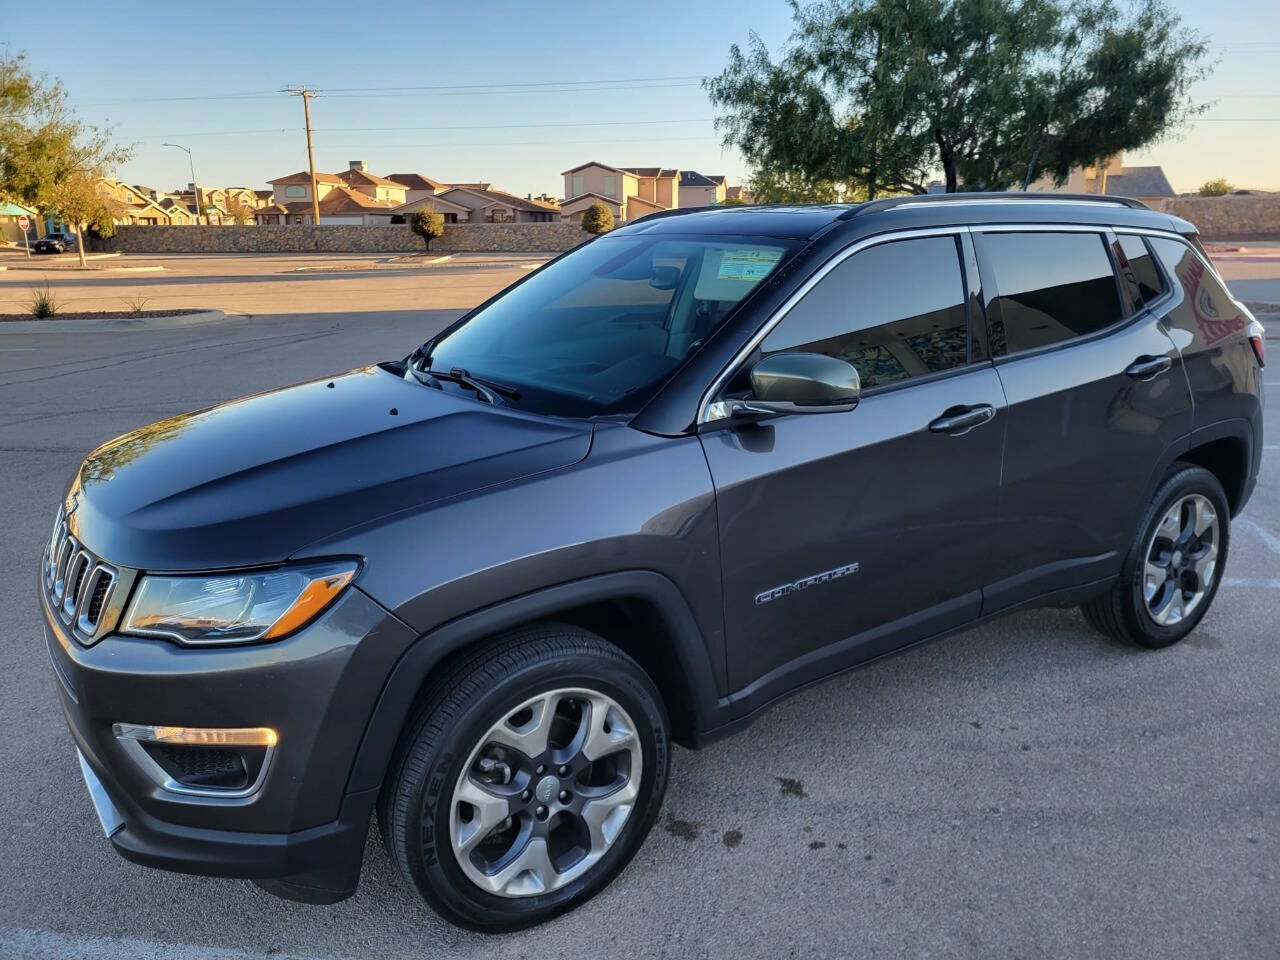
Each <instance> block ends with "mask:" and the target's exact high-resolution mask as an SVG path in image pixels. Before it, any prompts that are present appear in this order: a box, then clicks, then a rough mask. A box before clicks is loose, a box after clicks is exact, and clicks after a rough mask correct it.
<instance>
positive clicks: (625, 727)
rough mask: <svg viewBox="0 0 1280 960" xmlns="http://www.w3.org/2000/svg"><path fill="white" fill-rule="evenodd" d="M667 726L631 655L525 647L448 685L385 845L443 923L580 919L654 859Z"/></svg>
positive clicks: (553, 639) (411, 753) (424, 715)
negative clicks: (635, 861) (648, 846)
mask: <svg viewBox="0 0 1280 960" xmlns="http://www.w3.org/2000/svg"><path fill="white" fill-rule="evenodd" d="M668 767H669V748H668V740H667V720H666V715H665V713H664V711H663V709H662V704H661V701H660V699H659V696H658V693H657V691H656V690H655V689H654V687H653V684H652V683H651V682H650V681H649V678H648V677H647V676H646V675H645V673H644V671H643V670H641V669H640V667H639V666H638V665H637V664H636V663H635V662H634V661H632V660H631V659H630V658H629V657H627V656H626V655H625V654H623V653H622V652H621V651H620V650H618V649H617V648H616V647H613V646H612V645H610V644H608V643H606V642H605V641H604V640H602V639H600V638H599V637H597V636H595V635H593V634H590V633H587V632H586V631H581V630H577V629H575V628H571V627H563V626H556V625H548V626H544V627H537V628H532V629H528V630H523V631H520V632H518V633H515V634H512V635H510V636H509V637H507V638H504V639H502V640H499V641H497V642H495V644H494V645H493V646H491V647H489V648H488V649H487V651H486V652H484V653H482V654H481V655H479V656H478V657H476V658H473V659H472V660H470V661H469V662H465V663H461V664H459V665H458V666H457V668H456V669H455V670H453V671H451V672H449V673H448V674H447V675H445V676H443V677H442V678H441V679H440V680H439V681H438V683H437V684H436V685H435V687H434V688H433V689H432V690H431V691H429V692H428V693H427V694H426V696H425V697H424V698H423V700H422V708H421V710H420V711H419V713H418V714H417V717H416V719H415V721H414V722H413V723H412V724H411V725H410V727H409V730H408V732H407V734H406V737H405V739H404V740H403V741H402V743H401V747H400V750H399V755H398V761H397V762H396V763H395V764H393V772H392V775H391V776H390V777H389V778H388V782H387V784H386V785H385V787H384V789H383V796H382V799H381V806H380V811H379V813H380V816H379V820H380V822H381V826H382V831H383V838H384V840H385V841H386V843H387V847H388V850H389V851H390V853H391V855H392V857H393V859H394V860H395V862H396V864H397V866H398V867H399V868H400V871H401V873H402V874H403V875H404V876H405V877H406V879H408V880H409V881H410V882H412V883H413V884H414V886H415V887H416V888H417V889H418V891H419V893H420V894H421V895H422V896H423V898H424V899H425V900H426V901H427V902H428V903H429V904H430V905H431V906H432V907H434V908H435V909H436V910H437V911H438V912H439V913H441V914H442V915H444V916H445V917H447V918H448V919H450V920H452V921H453V922H455V923H458V924H461V925H463V926H466V927H470V928H472V929H481V930H495V931H497V930H515V929H519V928H521V927H525V926H529V925H530V924H533V923H538V922H541V921H543V920H546V919H549V918H550V917H552V916H554V915H556V914H558V913H561V912H563V911H565V910H568V909H571V908H572V907H574V906H576V905H577V904H579V903H582V902H583V901H585V900H586V899H588V898H589V897H591V896H593V895H594V894H595V893H597V892H598V891H599V890H600V889H601V888H603V887H604V886H605V885H606V884H607V883H608V882H609V881H610V880H611V879H612V877H613V876H614V875H615V874H617V872H618V871H619V870H621V869H622V867H623V866H625V865H626V863H627V861H629V860H630V859H631V857H632V856H633V855H634V854H635V852H636V850H638V849H639V847H640V844H641V843H642V842H643V840H644V838H645V835H646V834H647V833H648V831H649V828H650V827H651V826H652V824H653V821H654V819H655V818H656V816H657V813H658V808H659V807H660V806H661V803H662V797H663V794H664V793H665V790H666V782H667V773H668Z"/></svg>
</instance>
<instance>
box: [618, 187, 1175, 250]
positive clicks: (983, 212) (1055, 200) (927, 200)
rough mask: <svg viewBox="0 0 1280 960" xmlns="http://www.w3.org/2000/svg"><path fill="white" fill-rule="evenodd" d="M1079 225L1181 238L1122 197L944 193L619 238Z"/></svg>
mask: <svg viewBox="0 0 1280 960" xmlns="http://www.w3.org/2000/svg"><path fill="white" fill-rule="evenodd" d="M1022 222H1034V223H1083V224H1096V225H1097V226H1100V227H1101V226H1108V225H1115V226H1134V227H1149V228H1154V229H1160V230H1174V231H1177V232H1179V233H1187V232H1192V231H1194V229H1195V228H1194V227H1192V226H1191V225H1190V224H1189V223H1187V222H1186V221H1185V220H1181V219H1179V218H1177V217H1172V216H1170V215H1169V214H1166V213H1160V212H1159V211H1156V210H1151V209H1149V208H1148V207H1147V206H1146V205H1145V204H1143V203H1141V202H1140V201H1138V200H1132V199H1129V198H1127V197H1098V196H1087V195H1086V196H1082V195H1076V194H1061V193H1054V194H1045V193H948V194H926V195H923V196H907V197H890V198H886V199H884V200H872V201H869V202H867V203H854V204H841V203H833V204H778V205H763V206H712V207H691V208H682V209H677V210H667V211H663V212H660V213H654V214H650V215H649V216H646V217H640V218H639V219H636V220H633V221H631V222H630V223H628V224H626V225H625V226H623V227H620V228H619V229H618V230H616V231H614V232H615V233H619V234H632V233H637V234H638V233H663V234H708V235H717V234H724V235H736V236H759V237H779V238H788V239H797V240H808V239H813V238H815V237H817V236H819V235H820V234H823V233H826V232H827V231H829V230H831V229H832V228H834V227H838V226H841V225H842V224H848V225H849V227H850V228H851V230H852V231H853V232H856V233H858V234H871V233H880V232H883V231H885V230H896V229H910V228H919V227H929V226H941V225H954V224H975V225H977V224H987V223H1022Z"/></svg>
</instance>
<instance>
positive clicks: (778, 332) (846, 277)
mask: <svg viewBox="0 0 1280 960" xmlns="http://www.w3.org/2000/svg"><path fill="white" fill-rule="evenodd" d="M967 333H968V327H967V322H966V315H965V288H964V280H963V278H962V275H961V273H960V259H959V253H958V251H957V249H956V238H955V237H953V236H946V237H922V238H920V239H917V240H897V241H893V242H890V243H883V244H880V245H878V246H875V247H870V248H869V249H866V250H863V251H861V252H859V253H855V254H854V255H853V256H851V257H850V258H849V259H848V260H845V261H844V262H843V263H841V264H840V265H839V266H837V267H836V268H835V269H834V270H832V271H831V272H830V273H829V274H827V275H826V276H825V277H823V278H822V280H820V281H818V283H817V284H816V285H815V286H814V288H813V289H812V290H810V291H809V292H808V293H807V294H805V296H804V297H803V299H801V300H800V302H799V303H797V304H796V305H795V306H794V307H792V308H791V310H790V311H789V312H788V313H787V315H786V316H785V317H783V319H782V322H781V323H779V324H778V326H777V327H775V328H774V329H773V330H772V331H771V332H770V333H769V335H768V336H767V337H765V339H764V343H763V344H761V350H762V352H763V353H764V355H765V356H768V355H769V354H772V353H783V352H797V351H800V352H806V353H824V354H826V355H827V356H831V357H839V358H840V359H841V360H847V361H848V362H849V363H851V364H853V365H854V366H855V367H856V368H857V370H858V375H859V377H860V378H861V380H862V386H863V388H864V389H865V388H868V387H876V386H882V385H884V384H886V383H893V382H895V381H898V380H906V379H907V378H909V377H913V376H922V375H924V374H929V373H934V372H937V371H939V370H949V369H951V368H952V367H958V366H962V365H964V364H965V363H968V361H969V352H968V351H969V344H968V336H967Z"/></svg>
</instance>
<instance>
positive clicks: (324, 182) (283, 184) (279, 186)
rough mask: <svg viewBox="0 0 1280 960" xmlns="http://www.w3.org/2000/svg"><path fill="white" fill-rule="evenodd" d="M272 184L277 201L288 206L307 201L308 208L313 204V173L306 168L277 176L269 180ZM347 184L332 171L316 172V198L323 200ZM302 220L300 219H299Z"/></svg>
mask: <svg viewBox="0 0 1280 960" xmlns="http://www.w3.org/2000/svg"><path fill="white" fill-rule="evenodd" d="M267 182H268V183H269V184H271V188H272V192H273V194H274V198H275V203H277V204H282V205H284V206H286V207H288V206H290V205H291V204H295V203H305V204H306V205H307V207H308V209H309V208H310V206H311V174H309V173H308V172H307V171H306V170H300V171H298V172H297V173H291V174H289V175H288V176H287V177H277V178H276V179H275V180H268V181H267ZM345 186H346V184H345V183H344V182H343V181H342V178H341V177H338V176H336V175H334V174H332V173H317V174H316V199H317V200H323V199H324V197H325V194H327V193H328V192H329V191H330V190H332V189H334V188H335V187H345ZM299 222H300V221H299Z"/></svg>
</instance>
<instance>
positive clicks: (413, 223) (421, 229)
mask: <svg viewBox="0 0 1280 960" xmlns="http://www.w3.org/2000/svg"><path fill="white" fill-rule="evenodd" d="M409 229H410V230H412V231H413V232H414V233H416V234H417V235H418V236H420V237H421V238H422V240H423V242H424V243H426V245H427V249H428V250H430V249H431V241H432V240H434V239H435V238H436V237H442V236H444V214H442V213H436V212H435V211H434V210H415V211H414V212H413V216H411V217H410V218H409Z"/></svg>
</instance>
